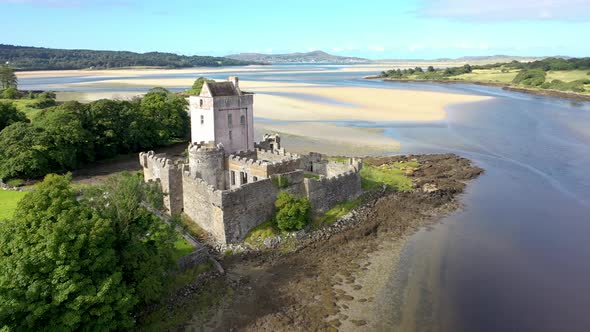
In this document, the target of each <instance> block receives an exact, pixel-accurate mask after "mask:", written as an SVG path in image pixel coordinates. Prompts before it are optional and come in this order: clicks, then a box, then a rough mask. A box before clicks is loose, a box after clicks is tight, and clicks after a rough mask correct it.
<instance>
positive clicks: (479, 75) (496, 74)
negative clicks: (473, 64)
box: [452, 69, 519, 83]
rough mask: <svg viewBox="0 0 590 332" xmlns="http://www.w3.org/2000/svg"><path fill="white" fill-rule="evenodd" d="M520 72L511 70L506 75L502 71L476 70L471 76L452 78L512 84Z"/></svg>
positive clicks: (464, 75)
mask: <svg viewBox="0 0 590 332" xmlns="http://www.w3.org/2000/svg"><path fill="white" fill-rule="evenodd" d="M518 72H519V70H518V69H510V70H509V71H508V72H506V73H503V72H502V70H500V69H475V70H474V71H473V72H471V73H469V74H463V75H458V76H453V77H452V78H457V79H462V80H469V81H478V82H497V83H510V82H512V80H513V79H514V77H516V75H517V74H518Z"/></svg>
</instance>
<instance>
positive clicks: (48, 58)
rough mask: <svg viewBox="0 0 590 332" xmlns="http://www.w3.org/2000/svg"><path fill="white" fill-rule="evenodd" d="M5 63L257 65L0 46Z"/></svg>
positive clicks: (34, 66) (22, 66)
mask: <svg viewBox="0 0 590 332" xmlns="http://www.w3.org/2000/svg"><path fill="white" fill-rule="evenodd" d="M7 61H9V62H10V63H11V64H12V66H13V67H14V68H17V69H19V70H66V69H87V68H90V69H108V68H120V67H136V66H150V67H168V68H187V67H198V66H207V67H219V66H244V65H251V64H260V63H256V62H252V61H241V60H234V59H230V58H224V57H212V56H198V55H193V56H185V55H177V54H173V53H161V52H148V53H143V54H142V53H133V52H125V51H93V50H61V49H50V48H39V47H22V46H13V45H3V44H0V63H5V62H7ZM0 68H1V67H0ZM0 77H1V76H0Z"/></svg>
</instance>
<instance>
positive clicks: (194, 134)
mask: <svg viewBox="0 0 590 332" xmlns="http://www.w3.org/2000/svg"><path fill="white" fill-rule="evenodd" d="M189 105H190V106H189V107H190V113H191V141H192V142H193V143H199V142H210V143H211V144H212V145H214V146H217V145H218V144H221V145H222V146H223V149H224V151H225V153H226V154H231V153H234V152H237V151H252V150H254V116H253V109H252V105H253V95H252V94H249V93H245V92H242V91H241V90H240V85H239V80H238V78H237V77H235V76H232V77H230V78H229V81H228V82H211V83H210V82H206V83H205V84H204V85H203V89H202V90H201V94H200V95H199V96H190V98H189Z"/></svg>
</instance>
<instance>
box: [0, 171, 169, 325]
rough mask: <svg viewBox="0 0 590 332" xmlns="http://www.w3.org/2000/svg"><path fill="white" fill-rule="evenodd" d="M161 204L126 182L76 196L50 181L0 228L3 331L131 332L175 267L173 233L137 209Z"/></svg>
mask: <svg viewBox="0 0 590 332" xmlns="http://www.w3.org/2000/svg"><path fill="white" fill-rule="evenodd" d="M150 198H152V199H151V200H150ZM161 198H162V194H161V191H159V189H158V188H157V186H154V185H152V184H146V183H144V182H143V181H142V179H141V177H140V176H136V175H132V174H119V175H117V176H115V177H114V178H111V179H110V180H109V181H108V182H107V184H105V185H104V186H100V187H93V188H92V189H89V190H87V191H85V192H84V193H83V194H82V196H81V197H79V196H78V195H77V193H76V192H75V191H74V190H73V189H72V187H71V186H70V177H69V176H57V175H48V176H47V177H46V178H45V180H44V181H43V182H41V183H39V184H38V185H37V186H36V188H35V189H34V190H33V191H31V192H29V193H28V194H27V195H26V196H25V197H24V199H22V200H21V201H20V202H19V205H18V207H17V210H16V212H15V214H14V217H13V218H12V219H10V220H4V221H1V222H0V330H2V331H10V330H14V331H75V330H87V331H109V330H126V329H129V328H131V327H132V326H133V325H134V319H133V316H134V313H135V312H136V311H137V310H138V308H140V307H141V306H143V305H145V304H147V303H151V302H154V301H156V300H157V299H159V298H160V296H161V294H162V292H163V291H164V290H165V287H166V283H167V276H168V274H169V271H170V270H171V269H173V267H174V261H173V258H172V257H173V247H174V240H175V238H176V235H175V233H174V230H173V229H172V227H170V226H168V225H167V224H165V223H163V222H161V221H160V220H158V219H157V218H156V217H155V216H153V215H152V214H151V213H149V212H148V211H147V210H146V209H145V208H144V207H143V204H145V203H146V202H147V203H157V202H161ZM160 207H161V205H160Z"/></svg>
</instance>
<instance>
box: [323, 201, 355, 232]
mask: <svg viewBox="0 0 590 332" xmlns="http://www.w3.org/2000/svg"><path fill="white" fill-rule="evenodd" d="M362 203H363V200H362V198H357V199H355V200H352V201H348V202H342V203H338V204H336V205H334V207H333V208H331V209H330V210H328V211H327V212H326V213H324V215H322V216H321V217H319V218H315V219H314V220H313V221H312V227H313V228H315V229H318V228H321V227H323V226H326V225H330V224H333V223H334V222H336V220H338V218H340V217H342V216H344V215H346V214H348V213H349V212H350V211H352V210H353V209H355V208H357V207H358V206H360V205H361V204H362Z"/></svg>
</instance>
